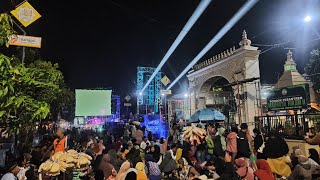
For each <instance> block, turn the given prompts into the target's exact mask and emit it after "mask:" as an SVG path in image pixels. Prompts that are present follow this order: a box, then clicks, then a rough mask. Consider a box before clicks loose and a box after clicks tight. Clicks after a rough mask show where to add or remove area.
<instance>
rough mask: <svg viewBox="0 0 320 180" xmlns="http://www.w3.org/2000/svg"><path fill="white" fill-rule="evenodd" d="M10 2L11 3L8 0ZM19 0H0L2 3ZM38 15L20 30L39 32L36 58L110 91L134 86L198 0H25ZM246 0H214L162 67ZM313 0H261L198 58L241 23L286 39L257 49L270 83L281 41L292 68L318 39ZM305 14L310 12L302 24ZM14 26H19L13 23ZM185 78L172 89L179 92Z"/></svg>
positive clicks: (224, 44) (258, 39) (76, 84)
mask: <svg viewBox="0 0 320 180" xmlns="http://www.w3.org/2000/svg"><path fill="white" fill-rule="evenodd" d="M12 2H13V3H14V4H13V5H12ZM20 2H21V1H18V0H0V11H1V12H4V11H9V10H10V9H12V8H13V7H14V5H16V4H18V3H20ZM29 2H30V4H32V5H33V6H34V7H35V8H36V9H37V10H38V12H39V13H40V14H41V15H42V17H41V18H40V19H39V20H38V21H37V22H35V23H33V24H31V25H30V26H29V27H28V28H26V31H27V32H28V34H29V35H32V36H41V37H42V38H43V43H42V48H41V49H40V54H41V56H42V57H43V59H47V60H51V61H53V62H57V63H59V65H60V67H61V70H62V71H63V73H64V75H65V79H66V82H67V84H68V85H69V86H70V87H71V88H73V89H74V88H98V87H100V88H107V87H112V88H113V89H114V91H115V93H116V94H120V95H126V94H133V93H134V92H135V88H136V84H135V83H136V67H137V66H139V65H140V66H153V67H156V66H157V65H158V63H159V62H160V61H161V59H162V58H163V56H164V54H165V53H166V51H167V50H168V49H169V47H170V45H171V44H172V43H173V41H174V40H175V38H176V37H177V35H178V34H179V32H180V31H181V29H182V27H183V26H184V24H185V23H186V22H187V20H188V18H189V17H190V16H191V15H192V13H193V11H194V10H195V8H196V7H197V5H198V4H199V2H200V0H105V1H82V0H81V1H69V0H29ZM245 2H246V1H245V0H213V1H212V2H211V4H210V5H209V7H208V8H207V9H206V11H205V12H204V13H203V14H202V16H201V17H200V19H199V20H198V22H197V23H196V24H195V25H194V27H193V28H192V29H191V31H190V32H189V33H188V35H187V36H186V37H185V39H184V40H183V41H182V43H181V44H180V45H179V47H178V48H177V49H176V51H175V52H174V54H173V55H172V56H171V58H170V59H169V61H168V62H167V63H166V64H165V66H164V68H163V69H162V71H163V72H164V73H165V74H166V75H167V76H168V77H169V78H170V79H171V80H173V79H174V78H175V76H177V75H179V73H180V72H181V71H182V70H183V69H184V68H185V67H186V66H187V65H188V64H189V62H191V61H192V59H193V58H194V57H195V56H196V55H197V54H198V53H199V52H200V51H201V49H202V48H203V47H204V46H205V45H206V44H207V43H208V42H209V41H210V40H211V38H212V37H213V36H214V35H215V34H216V33H217V32H218V31H219V30H220V28H222V26H223V25H224V24H225V23H226V22H227V21H228V20H229V19H230V18H231V17H232V15H233V14H235V13H236V11H237V10H238V9H239V8H240V7H241V5H243V4H244V3H245ZM319 12H320V1H318V0H260V2H258V3H257V4H256V5H255V6H254V7H253V8H252V9H251V11H249V13H247V14H246V16H244V17H243V18H242V19H241V20H240V21H239V22H238V23H237V24H236V25H235V26H234V27H233V28H232V29H231V30H230V31H229V32H228V33H227V34H226V35H225V36H224V38H223V39H221V40H220V41H219V42H218V43H217V44H216V45H215V46H214V47H213V48H212V49H211V50H210V51H209V52H208V53H207V54H206V56H205V57H204V58H203V60H205V59H206V58H209V57H212V56H213V55H215V54H217V53H219V52H221V51H223V50H225V49H228V48H231V47H232V46H236V47H238V43H239V41H240V40H241V34H242V31H243V30H246V31H247V33H248V37H249V39H251V41H252V44H260V46H259V49H261V50H262V51H264V50H265V49H268V48H269V47H268V46H261V45H272V44H277V43H283V42H288V41H290V42H289V43H287V44H284V45H283V46H280V47H277V48H273V49H271V50H270V51H268V52H266V53H264V54H262V55H261V56H260V71H261V82H262V83H264V84H266V83H267V84H270V83H275V82H276V80H277V77H278V73H281V72H282V70H283V63H284V61H285V60H286V53H287V51H288V49H286V48H295V49H292V51H293V54H294V59H295V61H296V62H297V64H298V69H299V71H300V72H301V73H303V67H304V65H305V63H306V61H307V59H308V56H309V52H310V50H311V49H314V48H316V47H318V48H319V47H320V40H319V38H320V30H319V27H320V20H319V19H320V18H317V16H318V17H319V16H320V14H319ZM306 14H310V15H312V16H313V19H312V21H311V22H310V23H309V24H305V23H304V22H303V18H304V16H305V15H306ZM18 32H19V31H18ZM186 88H187V80H186V78H183V79H181V81H180V83H179V84H177V85H176V86H175V87H174V89H175V92H183V91H185V90H186Z"/></svg>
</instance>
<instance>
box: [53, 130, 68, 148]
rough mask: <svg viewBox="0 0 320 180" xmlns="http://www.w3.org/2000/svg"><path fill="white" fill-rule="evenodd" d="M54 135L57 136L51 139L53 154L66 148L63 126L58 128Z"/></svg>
mask: <svg viewBox="0 0 320 180" xmlns="http://www.w3.org/2000/svg"><path fill="white" fill-rule="evenodd" d="M56 135H57V136H58V138H57V139H55V140H54V141H53V154H55V153H57V152H65V151H66V150H67V136H65V130H64V129H63V128H58V130H57V132H56Z"/></svg>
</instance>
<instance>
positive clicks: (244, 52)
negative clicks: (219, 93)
mask: <svg viewBox="0 0 320 180" xmlns="http://www.w3.org/2000/svg"><path fill="white" fill-rule="evenodd" d="M239 45H240V48H237V49H236V48H235V47H232V48H230V49H228V50H226V51H224V52H221V53H220V54H218V55H215V56H213V57H212V58H209V59H207V60H205V61H203V62H201V63H199V64H196V65H195V66H194V67H193V68H192V70H191V71H190V72H189V73H188V75H187V77H188V80H189V94H190V95H191V96H190V104H191V107H190V108H191V112H192V113H194V112H196V111H197V110H199V109H201V108H203V105H200V104H201V103H199V102H200V101H202V103H203V98H204V99H206V98H212V97H210V95H209V91H210V87H211V86H212V85H213V84H214V82H215V81H216V79H217V78H224V79H225V80H226V81H228V82H229V83H231V84H232V83H233V86H232V89H233V93H234V96H235V97H238V98H239V99H238V101H239V103H238V104H237V106H238V108H237V111H238V116H236V120H237V122H238V123H239V120H240V121H241V122H254V116H256V115H259V114H260V108H259V107H258V104H259V103H258V102H259V101H260V99H259V98H260V89H257V84H259V83H260V80H254V81H252V82H248V83H243V84H241V82H242V81H245V80H246V79H250V78H260V70H259V59H258V58H259V53H260V50H258V48H257V47H254V46H251V41H250V40H249V39H248V38H247V34H246V32H245V31H243V34H242V40H241V41H240V43H239ZM239 84H240V85H239ZM258 87H260V86H258ZM238 93H239V94H240V95H238ZM240 97H241V98H240ZM204 101H205V104H204V106H206V105H208V103H207V102H206V100H204ZM249 110H250V111H249Z"/></svg>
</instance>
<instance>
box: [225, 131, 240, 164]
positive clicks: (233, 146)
mask: <svg viewBox="0 0 320 180" xmlns="http://www.w3.org/2000/svg"><path fill="white" fill-rule="evenodd" d="M237 133H238V128H237V127H232V128H231V133H229V134H228V135H227V147H226V150H227V151H228V152H229V153H230V154H231V156H232V162H234V160H235V157H236V156H237V151H238V150H237Z"/></svg>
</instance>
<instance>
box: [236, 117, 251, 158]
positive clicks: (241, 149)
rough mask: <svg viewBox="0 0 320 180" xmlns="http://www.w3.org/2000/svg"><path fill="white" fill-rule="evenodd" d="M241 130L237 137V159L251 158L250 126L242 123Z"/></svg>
mask: <svg viewBox="0 0 320 180" xmlns="http://www.w3.org/2000/svg"><path fill="white" fill-rule="evenodd" d="M240 128H241V130H240V132H239V133H238V136H237V150H238V152H237V156H236V157H237V158H250V146H249V141H248V137H247V132H248V125H247V124H246V123H242V124H241V126H240Z"/></svg>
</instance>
